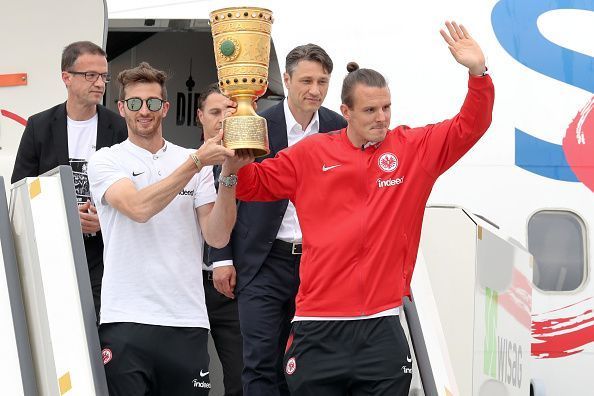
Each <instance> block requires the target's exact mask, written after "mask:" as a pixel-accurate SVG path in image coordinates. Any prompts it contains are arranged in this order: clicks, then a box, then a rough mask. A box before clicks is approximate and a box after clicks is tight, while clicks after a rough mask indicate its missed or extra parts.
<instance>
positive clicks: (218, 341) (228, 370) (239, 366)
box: [196, 83, 243, 396]
mask: <svg viewBox="0 0 594 396" xmlns="http://www.w3.org/2000/svg"><path fill="white" fill-rule="evenodd" d="M229 102H230V101H229V99H228V98H227V97H226V96H224V95H223V94H221V91H220V90H219V86H218V84H217V83H213V84H210V85H209V86H208V87H206V89H204V90H203V91H202V92H201V93H200V96H199V98H198V103H197V107H198V110H197V111H196V113H197V114H196V115H197V116H198V119H199V121H200V125H202V132H203V134H204V141H206V140H208V139H212V138H213V137H215V136H217V135H218V134H219V133H220V131H221V122H222V121H223V118H224V117H225V114H226V112H227V110H228V105H229ZM220 173H221V167H220V166H219V165H215V166H213V176H214V179H215V180H214V182H215V187H216V189H217V190H218V188H219V183H218V180H217V179H218V177H219V174H220ZM210 249H211V248H210V247H209V246H208V245H207V244H206V242H205V243H204V259H203V264H202V281H203V284H204V297H205V301H206V309H207V311H208V321H209V322H210V334H211V335H212V339H213V340H214V343H215V347H216V350H217V354H218V356H219V360H220V361H221V366H222V367H223V384H224V386H225V393H224V395H225V396H241V395H242V394H243V393H242V386H241V372H242V370H243V352H242V351H243V349H242V341H241V331H240V329H239V313H238V309H237V300H236V299H235V298H230V297H227V296H225V295H223V294H221V293H219V292H218V291H217V290H216V288H215V286H214V278H213V264H212V262H211V260H210V258H209V251H210ZM219 265H225V263H219Z"/></svg>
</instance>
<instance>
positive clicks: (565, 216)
mask: <svg viewBox="0 0 594 396" xmlns="http://www.w3.org/2000/svg"><path fill="white" fill-rule="evenodd" d="M586 249H587V246H586V226H585V224H584V222H583V221H582V219H581V218H580V217H579V216H578V215H576V214H575V213H573V212H569V211H566V210H542V211H539V212H536V213H535V214H534V215H532V217H531V218H530V220H529V221H528V250H529V251H530V253H532V255H533V256H534V273H533V283H534V285H535V286H536V287H538V288H539V289H541V290H543V291H554V292H569V291H573V290H576V289H577V288H579V287H580V286H581V285H582V283H583V282H584V280H585V279H586V276H587V255H586Z"/></svg>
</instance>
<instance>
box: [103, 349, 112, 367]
mask: <svg viewBox="0 0 594 396" xmlns="http://www.w3.org/2000/svg"><path fill="white" fill-rule="evenodd" d="M101 357H102V358H103V365H104V366H105V365H106V364H107V363H109V362H110V361H111V358H112V357H113V354H112V353H111V349H109V348H105V349H104V350H102V351H101Z"/></svg>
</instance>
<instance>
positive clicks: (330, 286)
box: [237, 76, 494, 317]
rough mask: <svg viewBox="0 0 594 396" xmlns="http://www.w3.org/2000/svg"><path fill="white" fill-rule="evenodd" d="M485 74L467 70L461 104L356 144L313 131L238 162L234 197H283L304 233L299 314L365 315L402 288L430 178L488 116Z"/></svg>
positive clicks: (390, 304) (475, 136)
mask: <svg viewBox="0 0 594 396" xmlns="http://www.w3.org/2000/svg"><path fill="white" fill-rule="evenodd" d="M493 101H494V88H493V83H492V81H491V78H490V77H489V76H485V77H473V76H471V77H470V78H469V81H468V94H467V96H466V99H465V101H464V104H463V106H462V109H461V110H460V113H459V114H458V115H456V116H455V117H454V118H452V119H450V120H446V121H443V122H440V123H437V124H432V125H427V126H425V127H420V128H409V127H406V126H399V127H397V128H395V129H393V130H390V131H389V132H388V134H387V135H386V138H385V140H384V141H383V142H381V143H378V144H376V145H372V146H369V147H367V148H365V149H364V150H362V149H361V148H360V147H354V146H353V144H352V143H351V142H350V141H349V139H348V137H347V135H346V129H343V130H341V131H336V132H332V133H324V134H316V135H314V136H311V137H308V138H306V139H304V140H302V141H301V142H299V143H298V144H296V145H294V146H291V147H289V148H287V149H285V150H283V151H281V152H279V153H278V155H277V156H276V157H275V158H273V159H267V160H265V161H262V163H254V164H250V165H248V166H245V167H243V168H242V169H241V170H240V171H239V174H238V177H239V184H238V186H237V197H238V198H239V199H240V200H243V201H275V200H279V199H287V198H288V199H290V200H291V201H292V202H293V203H294V204H295V207H296V209H297V215H298V217H299V223H300V225H301V230H302V232H303V256H302V257H301V268H300V278H301V285H300V286H299V292H298V294H297V299H296V313H295V315H297V316H328V317H331V316H361V315H372V314H375V313H377V312H381V311H384V310H386V309H389V308H394V307H398V306H400V305H401V304H402V297H403V296H404V295H408V294H409V288H410V280H411V276H412V271H413V268H414V264H415V261H416V257H417V250H418V247H419V239H420V234H421V225H422V221H423V213H424V210H425V203H426V202H427V199H428V197H429V193H430V192H431V189H432V187H433V184H434V183H435V181H436V179H437V177H438V176H439V175H440V174H442V173H443V172H445V171H446V170H447V169H448V168H449V167H451V166H452V165H453V164H454V163H455V162H456V161H458V159H460V157H462V156H463V155H464V154H465V153H466V152H467V151H468V150H469V149H470V148H471V147H472V146H473V145H474V144H475V143H476V142H477V141H478V140H479V139H480V137H481V136H482V135H483V134H484V133H485V131H486V130H487V128H488V127H489V125H490V123H491V113H492V110H493Z"/></svg>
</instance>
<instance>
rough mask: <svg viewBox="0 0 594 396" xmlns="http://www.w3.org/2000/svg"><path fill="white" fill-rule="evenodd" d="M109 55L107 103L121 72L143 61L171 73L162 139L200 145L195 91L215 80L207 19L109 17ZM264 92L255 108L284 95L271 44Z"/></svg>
mask: <svg viewBox="0 0 594 396" xmlns="http://www.w3.org/2000/svg"><path fill="white" fill-rule="evenodd" d="M107 55H108V61H109V68H110V72H111V74H112V76H113V80H112V83H111V84H109V86H108V88H107V92H106V95H105V105H106V106H107V107H108V108H110V109H112V110H114V111H117V100H118V95H119V84H118V82H117V75H118V73H119V72H120V71H122V70H124V69H127V68H130V67H135V66H137V65H138V64H139V63H140V62H143V61H146V62H148V63H150V64H151V65H152V66H153V67H155V68H157V69H160V70H164V71H165V72H167V74H168V75H169V80H168V81H167V93H168V100H169V101H170V103H171V107H170V109H169V113H168V114H167V117H166V118H165V119H164V121H163V136H164V137H165V139H166V140H168V141H170V142H172V143H175V144H178V145H180V146H183V147H188V148H195V147H198V146H199V145H200V144H201V141H202V131H201V129H200V127H199V126H198V124H197V123H196V102H197V99H198V95H199V92H200V91H201V90H202V89H203V88H205V87H206V86H207V85H209V84H210V83H213V82H216V81H217V72H216V64H215V59H214V50H213V45H212V37H211V32H210V25H209V23H208V19H114V20H109V28H108V34H107ZM268 74H269V77H268V81H269V87H268V91H267V92H266V93H265V94H264V96H263V97H262V98H260V100H259V101H258V110H259V111H260V110H263V109H266V108H267V107H270V106H271V105H273V104H274V103H275V102H276V101H278V100H280V99H282V98H283V95H284V94H283V87H282V76H281V73H280V69H279V64H278V59H277V56H276V51H275V48H274V43H272V45H271V49H270V65H269V70H268Z"/></svg>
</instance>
